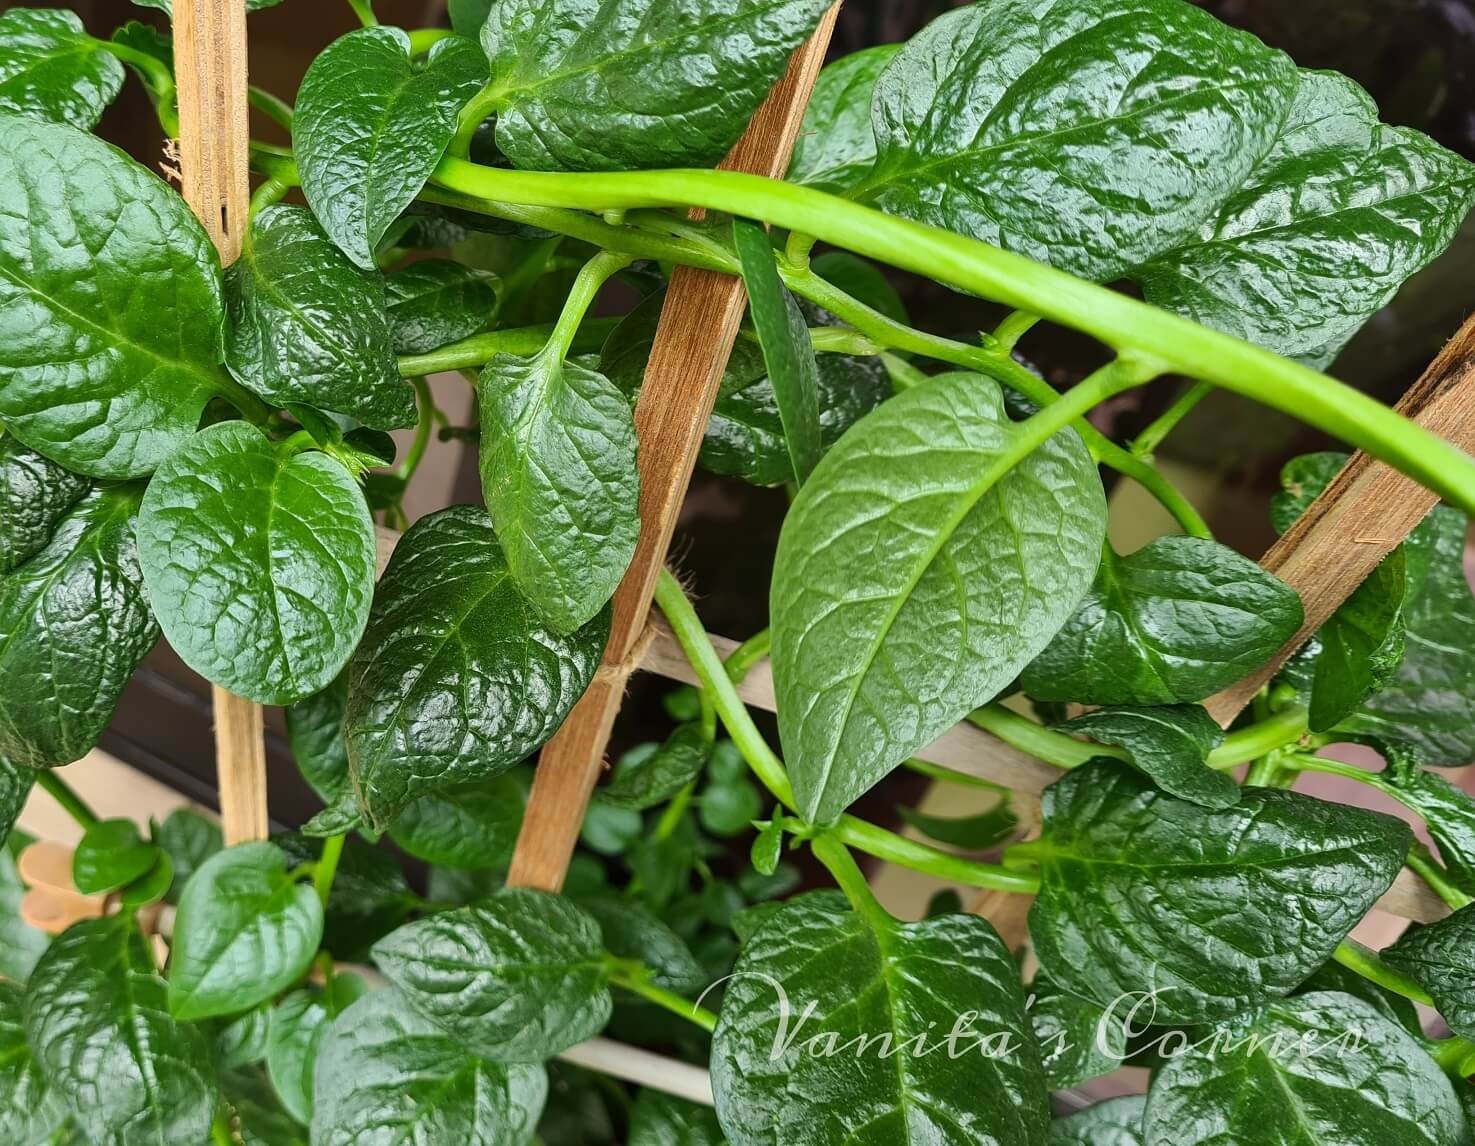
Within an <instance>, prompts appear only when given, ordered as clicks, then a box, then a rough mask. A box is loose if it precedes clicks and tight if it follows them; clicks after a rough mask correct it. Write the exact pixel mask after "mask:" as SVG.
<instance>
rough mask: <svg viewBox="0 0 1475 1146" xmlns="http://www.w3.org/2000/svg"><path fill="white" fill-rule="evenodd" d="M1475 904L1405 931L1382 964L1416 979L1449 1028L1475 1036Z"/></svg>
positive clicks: (1461, 1033)
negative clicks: (1473, 955) (1431, 999)
mask: <svg viewBox="0 0 1475 1146" xmlns="http://www.w3.org/2000/svg"><path fill="white" fill-rule="evenodd" d="M1472 953H1475V905H1472V906H1470V907H1463V908H1461V909H1460V910H1459V911H1456V912H1455V913H1454V914H1453V915H1451V916H1448V917H1447V918H1445V919H1441V920H1439V921H1438V922H1436V923H1431V924H1429V925H1428V926H1426V927H1413V928H1410V929H1409V930H1408V931H1405V932H1404V933H1403V934H1402V935H1401V936H1400V937H1399V939H1398V941H1397V942H1396V943H1394V944H1393V946H1392V947H1387V948H1384V950H1383V952H1382V956H1383V961H1384V962H1385V963H1387V964H1388V965H1389V966H1391V967H1395V968H1397V969H1398V970H1400V971H1403V972H1405V973H1406V974H1408V975H1410V976H1412V977H1413V979H1414V981H1415V982H1416V983H1418V984H1419V986H1421V987H1423V988H1424V990H1426V991H1428V992H1429V994H1430V995H1432V996H1433V997H1434V1005H1435V1006H1436V1007H1438V1008H1439V1013H1440V1014H1441V1015H1443V1016H1444V1019H1445V1021H1446V1022H1447V1023H1449V1029H1450V1030H1452V1031H1454V1033H1455V1034H1457V1035H1463V1036H1464V1037H1465V1038H1472V1037H1475V958H1472Z"/></svg>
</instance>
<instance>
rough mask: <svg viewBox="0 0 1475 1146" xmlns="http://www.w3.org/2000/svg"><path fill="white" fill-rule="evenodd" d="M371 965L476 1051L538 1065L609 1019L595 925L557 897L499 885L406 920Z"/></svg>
mask: <svg viewBox="0 0 1475 1146" xmlns="http://www.w3.org/2000/svg"><path fill="white" fill-rule="evenodd" d="M374 962H375V964H376V965H377V966H378V967H379V969H380V970H381V971H383V972H384V974H385V975H387V976H388V977H389V979H390V981H391V982H392V983H394V984H395V985H396V986H397V987H399V988H400V990H402V991H403V992H404V993H405V996H406V998H407V999H408V1000H409V1002H410V1004H411V1005H412V1006H413V1007H414V1008H415V1009H416V1010H418V1011H420V1012H422V1013H423V1014H425V1015H427V1016H429V1017H430V1018H431V1019H433V1020H435V1022H436V1023H437V1024H439V1025H440V1027H442V1028H443V1029H444V1030H445V1031H447V1032H448V1033H449V1034H451V1035H452V1036H454V1037H455V1038H456V1039H457V1041H458V1042H459V1043H460V1045H462V1046H464V1047H465V1048H466V1049H467V1050H468V1051H470V1052H471V1053H472V1054H477V1055H484V1056H486V1057H487V1058H491V1059H495V1060H496V1061H498V1062H542V1061H543V1060H544V1059H547V1058H551V1057H552V1056H553V1055H555V1054H557V1053H558V1052H559V1051H562V1050H567V1049H568V1048H569V1047H571V1046H573V1045H574V1044H575V1043H578V1042H582V1041H583V1040H584V1039H587V1038H590V1037H592V1036H593V1035H596V1034H598V1033H599V1032H600V1031H601V1030H602V1029H603V1028H604V1024H605V1023H606V1022H608V1021H609V1015H610V1006H611V1000H610V993H609V972H608V969H607V968H606V966H605V962H604V947H603V937H602V933H601V931H600V927H599V924H598V922H597V921H596V920H595V919H594V917H593V916H591V915H590V914H589V913H588V912H587V911H585V910H584V909H582V908H581V907H579V906H578V905H577V904H574V903H572V902H571V901H569V900H567V899H563V898H562V897H560V896H556V895H548V894H547V893H545V892H541V891H532V890H529V889H526V888H505V889H503V890H502V891H499V892H497V894H496V895H494V896H492V897H491V898H490V899H486V900H483V901H482V902H481V903H478V904H475V905H473V906H471V907H465V908H461V909H459V910H456V911H443V912H439V913H437V914H435V915H431V916H427V917H426V918H424V919H418V920H416V921H415V922H414V923H409V924H406V925H405V926H404V927H401V928H400V929H399V930H398V931H396V932H395V933H394V934H393V935H390V936H388V937H386V938H384V939H382V940H380V941H379V942H378V943H377V944H375V946H374Z"/></svg>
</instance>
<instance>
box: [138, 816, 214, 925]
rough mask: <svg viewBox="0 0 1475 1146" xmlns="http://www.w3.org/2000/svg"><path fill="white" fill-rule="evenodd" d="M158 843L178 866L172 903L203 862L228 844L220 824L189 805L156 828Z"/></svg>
mask: <svg viewBox="0 0 1475 1146" xmlns="http://www.w3.org/2000/svg"><path fill="white" fill-rule="evenodd" d="M154 843H156V844H157V845H158V846H159V847H161V848H163V849H164V851H165V852H166V853H167V854H168V856H169V860H170V862H171V863H172V864H173V866H174V880H173V882H172V883H171V885H170V888H169V898H170V900H171V901H172V902H176V903H177V902H178V901H179V893H180V892H182V891H183V890H184V885H185V883H186V882H187V881H188V880H189V877H190V876H191V875H193V874H194V873H195V871H196V870H197V869H198V868H199V866H200V865H201V864H203V863H204V862H205V861H206V860H207V859H209V858H210V857H211V856H213V855H214V854H215V853H216V852H218V851H220V849H221V848H223V847H224V846H225V840H224V839H223V838H222V836H221V832H220V826H219V825H218V824H215V823H213V822H211V821H210V820H207V819H206V818H205V817H204V816H202V815H200V813H198V812H194V811H191V810H190V809H188V808H176V809H175V810H174V811H172V812H170V813H169V817H168V819H166V820H165V821H164V822H163V823H162V824H160V825H159V827H158V828H157V829H156V830H155V831H154Z"/></svg>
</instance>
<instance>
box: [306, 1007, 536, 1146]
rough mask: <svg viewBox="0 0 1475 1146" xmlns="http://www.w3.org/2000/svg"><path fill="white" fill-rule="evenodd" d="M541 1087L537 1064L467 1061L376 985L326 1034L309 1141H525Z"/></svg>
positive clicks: (468, 1144) (324, 1145)
mask: <svg viewBox="0 0 1475 1146" xmlns="http://www.w3.org/2000/svg"><path fill="white" fill-rule="evenodd" d="M547 1093H548V1077H547V1075H546V1073H545V1072H544V1070H543V1068H542V1066H541V1065H522V1064H518V1063H512V1064H509V1065H505V1066H504V1065H502V1064H501V1063H497V1062H491V1061H488V1060H487V1059H485V1058H477V1057H474V1056H473V1055H472V1054H469V1053H467V1049H466V1045H465V1043H464V1042H463V1041H462V1040H460V1039H457V1038H454V1037H452V1036H451V1035H448V1034H447V1033H446V1032H445V1031H443V1030H441V1029H440V1028H439V1027H437V1026H436V1025H435V1024H433V1023H431V1022H430V1021H429V1020H427V1019H424V1018H422V1017H421V1016H420V1015H418V1014H416V1013H415V1011H414V1010H412V1009H411V1008H410V1006H409V1005H408V1003H407V1001H406V1000H405V998H404V996H403V995H401V994H400V992H398V991H394V990H389V991H376V992H374V993H373V994H371V995H368V996H366V997H364V998H363V999H360V1000H359V1001H358V1002H357V1003H355V1004H354V1005H353V1006H352V1007H350V1008H349V1009H348V1011H346V1012H345V1013H344V1015H343V1016H342V1017H341V1018H340V1019H339V1020H338V1021H337V1022H335V1023H334V1024H333V1026H332V1029H331V1030H330V1031H329V1032H328V1035H327V1037H326V1038H325V1039H323V1045H322V1048H321V1050H320V1051H319V1052H318V1062H317V1094H318V1102H317V1108H316V1109H315V1110H314V1112H313V1120H312V1141H313V1144H314V1146H363V1144H364V1143H367V1142H371V1141H373V1142H424V1143H432V1142H435V1143H442V1142H443V1143H452V1142H454V1143H456V1144H457V1146H462V1144H463V1143H464V1144H465V1146H524V1144H525V1143H528V1142H531V1141H532V1138H533V1132H534V1130H535V1129H536V1128H537V1124H538V1116H539V1114H540V1113H541V1112H542V1109H543V1102H544V1100H545V1098H546V1096H547Z"/></svg>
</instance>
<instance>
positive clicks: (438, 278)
mask: <svg viewBox="0 0 1475 1146" xmlns="http://www.w3.org/2000/svg"><path fill="white" fill-rule="evenodd" d="M492 281H493V280H492V279H491V278H490V276H488V275H487V274H486V273H485V272H483V271H478V270H475V269H474V268H472V267H465V266H462V265H461V264H460V263H456V262H452V261H451V260H450V259H426V260H424V261H422V262H418V263H411V264H410V265H409V266H408V267H406V268H405V269H404V270H402V271H396V272H395V273H394V274H392V275H390V276H389V278H387V279H386V280H385V281H384V286H385V290H386V293H387V294H388V296H389V330H390V333H391V335H393V337H394V349H395V353H397V354H426V353H428V352H429V351H432V350H436V349H438V348H439V347H442V346H445V345H446V344H447V343H450V342H456V341H459V340H460V339H462V338H469V337H471V335H473V334H475V333H476V332H477V331H478V330H480V329H481V328H482V327H483V326H485V325H486V324H487V321H488V319H490V318H491V317H492V308H493V307H495V306H496V305H497V292H496V290H495V289H494V288H493V286H492Z"/></svg>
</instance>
